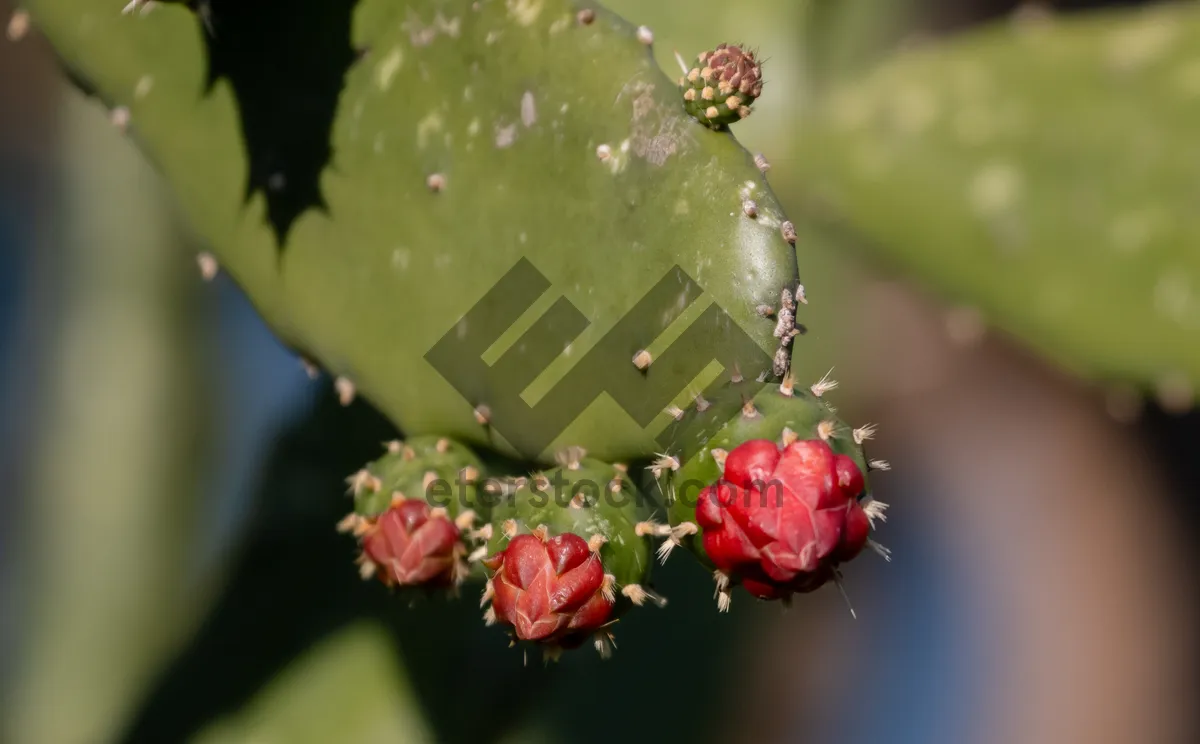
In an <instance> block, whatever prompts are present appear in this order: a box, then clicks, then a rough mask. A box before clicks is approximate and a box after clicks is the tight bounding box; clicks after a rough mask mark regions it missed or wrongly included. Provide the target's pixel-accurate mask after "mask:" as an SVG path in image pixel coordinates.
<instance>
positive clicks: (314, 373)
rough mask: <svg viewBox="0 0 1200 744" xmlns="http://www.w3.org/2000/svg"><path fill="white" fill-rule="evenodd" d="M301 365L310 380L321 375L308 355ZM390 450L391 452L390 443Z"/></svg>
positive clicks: (301, 361) (302, 358)
mask: <svg viewBox="0 0 1200 744" xmlns="http://www.w3.org/2000/svg"><path fill="white" fill-rule="evenodd" d="M300 366H301V367H303V368H304V374H306V375H308V379H310V380H315V379H317V378H318V377H320V376H321V368H320V367H318V366H317V365H316V364H315V363H313V361H312V360H311V359H309V358H308V357H305V356H301V357H300ZM396 444H397V446H399V444H400V443H399V442H396ZM388 451H389V452H391V449H390V444H389V449H388Z"/></svg>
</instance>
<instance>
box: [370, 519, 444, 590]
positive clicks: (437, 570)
mask: <svg viewBox="0 0 1200 744" xmlns="http://www.w3.org/2000/svg"><path fill="white" fill-rule="evenodd" d="M362 549H363V556H364V558H365V560H369V561H371V562H372V563H374V564H375V566H376V575H377V576H379V578H380V580H382V581H383V583H385V584H388V585H399V586H414V585H419V584H424V585H434V586H437V585H445V584H450V583H452V582H453V581H454V578H455V575H456V574H455V570H456V564H457V563H458V561H459V560H460V555H461V551H462V548H461V547H460V543H459V530H458V527H456V526H455V524H454V522H452V521H450V519H449V518H448V517H447V516H445V515H444V514H434V513H433V510H432V509H430V507H429V504H428V503H426V502H425V501H423V500H421V499H406V500H404V501H400V502H399V503H396V504H394V505H392V506H391V507H390V508H389V509H388V510H387V511H385V512H384V513H382V514H380V515H379V516H378V517H376V518H375V519H374V520H373V523H372V524H371V526H370V527H369V528H368V529H367V532H366V534H365V535H363V539H362Z"/></svg>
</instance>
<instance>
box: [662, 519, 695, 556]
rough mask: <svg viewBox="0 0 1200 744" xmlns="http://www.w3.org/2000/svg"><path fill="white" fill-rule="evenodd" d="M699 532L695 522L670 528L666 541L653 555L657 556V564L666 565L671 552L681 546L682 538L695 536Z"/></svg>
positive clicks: (683, 523) (682, 523) (681, 523)
mask: <svg viewBox="0 0 1200 744" xmlns="http://www.w3.org/2000/svg"><path fill="white" fill-rule="evenodd" d="M699 531H700V528H699V527H697V526H696V523H695V522H680V523H679V524H677V525H675V526H674V527H672V528H671V530H670V532H669V533H668V534H667V539H666V540H664V541H663V544H662V545H659V546H658V550H657V551H655V554H656V555H657V556H658V562H659V563H666V562H667V559H668V558H670V557H671V551H673V550H675V548H677V547H679V546H681V545H683V538H685V537H688V536H689V535H695V534H696V533H697V532H699Z"/></svg>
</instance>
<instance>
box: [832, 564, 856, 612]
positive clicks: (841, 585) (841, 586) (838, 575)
mask: <svg viewBox="0 0 1200 744" xmlns="http://www.w3.org/2000/svg"><path fill="white" fill-rule="evenodd" d="M833 583H834V584H835V585H837V588H838V592H840V593H841V595H842V599H843V600H845V601H846V607H847V608H848V609H849V610H850V617H851V618H852V619H854V620H857V619H858V613H856V612H855V611H854V605H853V604H851V603H850V595H849V594H847V593H846V584H845V582H844V581H843V580H842V572H841V571H839V570H837V569H836V568H835V569H833Z"/></svg>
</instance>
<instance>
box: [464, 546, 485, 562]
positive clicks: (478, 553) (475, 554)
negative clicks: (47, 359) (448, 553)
mask: <svg viewBox="0 0 1200 744" xmlns="http://www.w3.org/2000/svg"><path fill="white" fill-rule="evenodd" d="M487 554H488V547H487V546H486V545H480V546H479V547H478V548H475V549H474V550H472V551H471V554H470V555H468V556H467V561H468V562H470V563H478V562H480V561H482V560H483V559H484V558H487Z"/></svg>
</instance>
